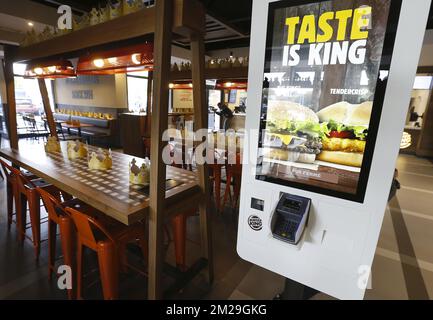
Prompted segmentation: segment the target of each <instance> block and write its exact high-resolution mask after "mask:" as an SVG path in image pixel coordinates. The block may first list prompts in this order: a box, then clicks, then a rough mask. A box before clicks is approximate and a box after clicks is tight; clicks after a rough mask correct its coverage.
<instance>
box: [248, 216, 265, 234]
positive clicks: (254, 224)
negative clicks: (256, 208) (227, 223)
mask: <svg viewBox="0 0 433 320" xmlns="http://www.w3.org/2000/svg"><path fill="white" fill-rule="evenodd" d="M248 225H249V226H250V228H251V229H253V230H254V231H260V230H262V227H263V223H262V219H260V218H259V217H258V216H254V215H252V216H250V217H249V218H248Z"/></svg>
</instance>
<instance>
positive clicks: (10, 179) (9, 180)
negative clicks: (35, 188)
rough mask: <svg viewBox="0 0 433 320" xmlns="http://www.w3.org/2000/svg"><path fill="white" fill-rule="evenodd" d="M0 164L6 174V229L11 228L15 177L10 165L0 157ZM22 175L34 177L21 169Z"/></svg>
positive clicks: (29, 177)
mask: <svg viewBox="0 0 433 320" xmlns="http://www.w3.org/2000/svg"><path fill="white" fill-rule="evenodd" d="M0 165H1V166H2V168H3V172H4V174H5V176H6V203H7V217H8V230H10V229H11V225H12V222H13V216H14V212H13V210H14V204H13V202H14V197H15V185H16V182H15V178H14V176H13V173H12V167H11V166H10V165H8V164H7V163H6V162H5V161H3V160H2V159H0ZM21 172H22V174H23V175H25V176H26V177H27V179H35V178H36V177H35V176H34V175H33V174H32V173H30V172H28V171H21Z"/></svg>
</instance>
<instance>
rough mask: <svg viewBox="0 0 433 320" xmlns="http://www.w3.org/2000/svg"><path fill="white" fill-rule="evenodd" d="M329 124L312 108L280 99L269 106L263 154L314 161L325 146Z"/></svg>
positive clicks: (305, 161)
mask: <svg viewBox="0 0 433 320" xmlns="http://www.w3.org/2000/svg"><path fill="white" fill-rule="evenodd" d="M326 131H327V125H326V124H321V123H320V122H319V117H318V116H317V114H316V113H315V112H314V111H312V110H311V109H310V108H308V107H305V106H303V105H300V104H298V103H293V102H287V101H278V102H272V103H270V104H269V106H268V112H267V118H266V132H265V134H264V140H263V147H264V156H265V157H267V158H270V159H276V160H282V161H292V162H302V163H314V161H315V160H316V156H317V155H318V154H319V153H320V151H321V148H322V138H325V137H326V136H325V133H326Z"/></svg>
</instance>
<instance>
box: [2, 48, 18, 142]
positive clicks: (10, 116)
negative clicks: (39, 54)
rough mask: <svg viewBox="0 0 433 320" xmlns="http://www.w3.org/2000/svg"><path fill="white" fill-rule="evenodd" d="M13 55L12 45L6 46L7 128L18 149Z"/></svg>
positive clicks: (10, 138)
mask: <svg viewBox="0 0 433 320" xmlns="http://www.w3.org/2000/svg"><path fill="white" fill-rule="evenodd" d="M12 56H13V48H12V47H10V46H6V47H5V67H4V72H5V82H6V96H7V101H8V113H7V119H6V121H7V128H8V135H9V141H10V145H11V148H12V149H18V131H17V109H16V100H15V78H14V65H13V61H12V59H11V57H12Z"/></svg>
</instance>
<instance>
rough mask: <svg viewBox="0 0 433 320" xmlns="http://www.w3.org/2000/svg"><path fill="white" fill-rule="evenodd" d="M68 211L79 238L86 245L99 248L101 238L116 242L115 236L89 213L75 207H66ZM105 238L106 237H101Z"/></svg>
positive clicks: (94, 248)
mask: <svg viewBox="0 0 433 320" xmlns="http://www.w3.org/2000/svg"><path fill="white" fill-rule="evenodd" d="M66 212H67V213H68V214H69V215H70V216H71V217H72V220H73V221H74V224H75V228H76V229H77V234H78V238H79V240H80V241H81V243H82V244H84V245H85V246H87V247H89V248H91V249H93V250H95V251H96V250H97V245H98V241H99V240H107V239H108V240H109V241H111V242H113V243H114V239H113V237H112V236H111V235H110V233H109V232H108V231H107V230H106V229H105V227H104V226H102V225H101V224H100V223H99V222H98V221H96V220H95V219H93V218H92V217H89V216H88V215H86V214H84V213H82V212H80V211H78V210H76V209H73V208H69V207H68V208H66ZM101 237H102V238H105V239H101Z"/></svg>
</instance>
